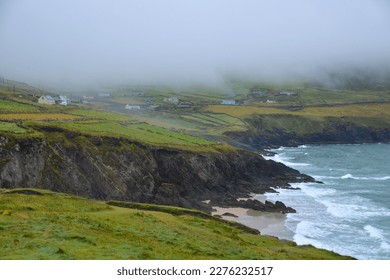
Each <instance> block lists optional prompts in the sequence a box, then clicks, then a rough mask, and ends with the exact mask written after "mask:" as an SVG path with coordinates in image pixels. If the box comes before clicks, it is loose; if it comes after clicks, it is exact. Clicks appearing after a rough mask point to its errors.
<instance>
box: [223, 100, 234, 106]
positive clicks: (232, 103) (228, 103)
mask: <svg viewBox="0 0 390 280" xmlns="http://www.w3.org/2000/svg"><path fill="white" fill-rule="evenodd" d="M221 104H222V105H236V100H233V99H224V100H222V102H221Z"/></svg>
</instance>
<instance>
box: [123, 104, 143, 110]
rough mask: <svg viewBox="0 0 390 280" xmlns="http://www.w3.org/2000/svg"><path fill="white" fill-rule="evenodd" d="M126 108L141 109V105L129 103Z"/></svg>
mask: <svg viewBox="0 0 390 280" xmlns="http://www.w3.org/2000/svg"><path fill="white" fill-rule="evenodd" d="M125 109H126V110H141V106H139V105H129V104H127V105H126V106H125Z"/></svg>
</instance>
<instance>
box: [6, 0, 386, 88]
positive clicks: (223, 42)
mask: <svg viewBox="0 0 390 280" xmlns="http://www.w3.org/2000/svg"><path fill="white" fill-rule="evenodd" d="M1 3H2V4H0V18H1V19H0V42H1V43H0V75H3V76H5V77H6V78H10V79H15V80H21V81H26V82H30V83H35V84H43V85H51V86H53V85H56V86H61V85H67V86H69V85H91V84H191V83H206V84H218V83H220V82H222V81H223V78H224V76H226V75H237V76H240V77H246V78H250V79H256V80H267V79H273V80H283V79H295V78H314V79H322V78H323V77H326V76H329V75H327V74H324V73H329V72H331V71H335V69H336V70H337V71H339V70H340V71H341V70H342V69H370V71H371V70H372V69H374V70H375V71H380V70H381V69H385V68H386V67H387V65H389V62H390V52H389V49H390V37H389V36H388V31H389V30H390V5H389V4H388V2H387V1H384V0H382V1H381V0H371V1H368V0H367V1H363V0H361V1H351V0H350V1H335V0H330V1H319V0H315V1H309V0H297V1H281V0H276V1H255V0H244V1H233V0H214V1H206V0H205V1H199V0H198V1H195V0H187V1H180V0H166V1H158V0H142V1H141V0H132V1H125V0H115V1H92V0H78V1H75V0H69V1H49V0H34V1H28V0H24V1H23V0H16V1H9V0H8V1H7V0H6V1H4V2H1Z"/></svg>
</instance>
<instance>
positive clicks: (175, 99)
mask: <svg viewBox="0 0 390 280" xmlns="http://www.w3.org/2000/svg"><path fill="white" fill-rule="evenodd" d="M164 101H165V102H172V103H177V102H179V99H178V98H177V97H165V98H164Z"/></svg>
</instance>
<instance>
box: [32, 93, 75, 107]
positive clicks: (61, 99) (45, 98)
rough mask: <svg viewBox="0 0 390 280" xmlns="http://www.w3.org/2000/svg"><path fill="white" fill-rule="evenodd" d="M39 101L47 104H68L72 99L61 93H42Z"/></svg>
mask: <svg viewBox="0 0 390 280" xmlns="http://www.w3.org/2000/svg"><path fill="white" fill-rule="evenodd" d="M38 103H40V104H46V105H54V104H59V105H62V106H67V105H68V104H69V103H70V101H69V98H68V97H66V96H64V95H59V96H55V97H53V96H51V95H42V96H41V97H39V98H38Z"/></svg>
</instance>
